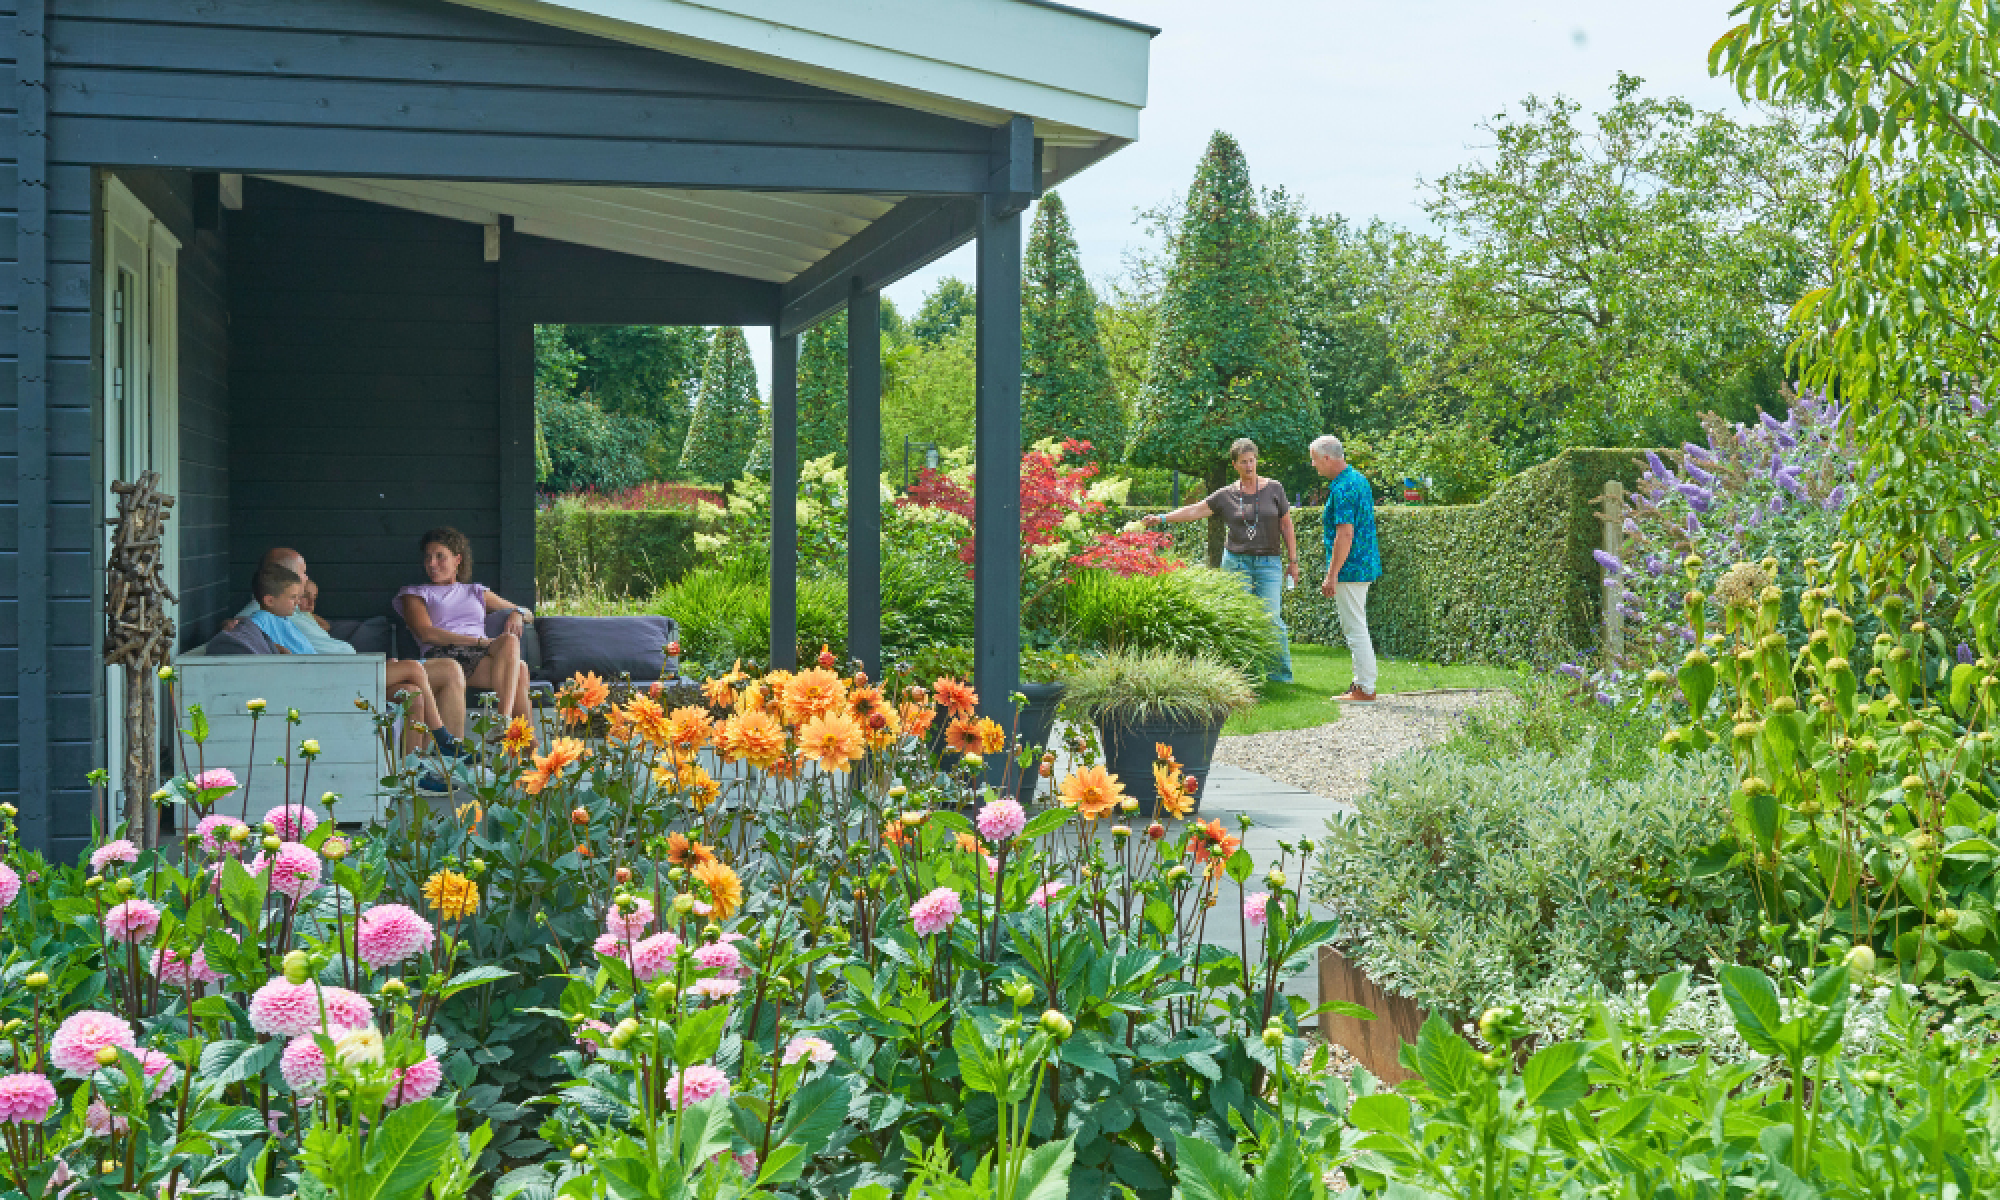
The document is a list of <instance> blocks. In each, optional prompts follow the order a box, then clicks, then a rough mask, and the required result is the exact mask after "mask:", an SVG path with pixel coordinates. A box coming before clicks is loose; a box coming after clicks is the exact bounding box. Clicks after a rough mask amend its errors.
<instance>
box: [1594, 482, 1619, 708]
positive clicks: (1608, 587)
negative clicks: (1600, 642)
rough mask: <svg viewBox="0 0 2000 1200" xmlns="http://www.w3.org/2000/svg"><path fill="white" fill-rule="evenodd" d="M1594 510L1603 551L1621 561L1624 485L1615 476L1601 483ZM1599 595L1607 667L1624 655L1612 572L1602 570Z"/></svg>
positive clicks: (1614, 664)
mask: <svg viewBox="0 0 2000 1200" xmlns="http://www.w3.org/2000/svg"><path fill="white" fill-rule="evenodd" d="M1598 512H1599V514H1600V515H1601V517H1602V519H1603V523H1604V552H1605V553H1606V554H1609V555H1610V556H1611V557H1613V558H1615V559H1617V560H1618V561H1620V562H1624V561H1625V555H1624V547H1625V485H1624V484H1622V483H1620V482H1618V481H1617V480H1616V479H1613V480H1610V481H1608V482H1607V483H1605V485H1604V494H1603V495H1602V496H1600V497H1599V498H1598ZM1604 585H1605V586H1604V587H1603V588H1602V589H1601V591H1600V599H1601V600H1602V602H1603V605H1604V665H1605V667H1606V668H1607V669H1609V668H1612V667H1615V666H1617V665H1618V663H1619V661H1620V660H1622V659H1623V658H1624V657H1625V617H1624V615H1623V614H1622V613H1620V612H1619V611H1618V610H1619V607H1620V606H1619V603H1618V592H1619V591H1620V590H1622V589H1620V588H1619V587H1618V586H1617V584H1616V582H1615V580H1614V578H1613V576H1612V575H1611V574H1610V573H1609V572H1606V573H1605V576H1604Z"/></svg>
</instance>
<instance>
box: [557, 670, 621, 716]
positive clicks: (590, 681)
mask: <svg viewBox="0 0 2000 1200" xmlns="http://www.w3.org/2000/svg"><path fill="white" fill-rule="evenodd" d="M567 690H568V691H569V693H570V694H571V695H572V696H575V697H576V702H577V703H578V704H580V705H582V706H583V707H584V708H587V709H589V708H596V707H597V706H598V705H600V704H602V703H604V702H605V701H606V700H609V699H610V698H611V685H610V684H607V683H605V682H604V680H602V679H600V678H598V676H597V672H595V671H578V672H577V673H576V674H574V675H572V676H570V679H569V687H568V689H567Z"/></svg>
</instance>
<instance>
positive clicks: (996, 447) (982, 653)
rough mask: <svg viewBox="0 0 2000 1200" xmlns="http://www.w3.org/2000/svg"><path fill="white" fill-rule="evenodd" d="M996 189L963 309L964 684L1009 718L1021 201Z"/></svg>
mask: <svg viewBox="0 0 2000 1200" xmlns="http://www.w3.org/2000/svg"><path fill="white" fill-rule="evenodd" d="M1012 205H1013V197H1011V196H1010V195H1008V194H1005V193H1002V194H998V195H989V196H986V197H983V198H982V199H981V202H980V211H979V262H978V269H977V276H976V278H977V286H978V294H977V298H976V301H975V303H976V308H975V312H974V316H973V321H974V330H973V342H974V347H975V353H976V355H977V362H976V364H975V366H974V371H975V373H976V380H977V391H978V401H977V403H978V411H977V413H976V415H975V416H974V418H973V419H974V424H975V432H974V455H975V460H974V464H973V469H974V473H975V483H974V490H973V522H972V530H973V532H972V537H973V549H972V553H973V559H972V613H973V616H972V626H973V637H972V640H973V664H972V675H973V684H974V687H975V688H976V689H977V690H978V692H979V704H980V708H981V710H982V711H983V712H984V714H985V715H987V716H989V717H992V718H993V719H994V720H995V721H998V722H1000V724H1001V725H1002V726H1003V727H1005V728H1009V729H1011V728H1013V719H1014V705H1013V700H1012V696H1013V694H1014V690H1015V689H1016V688H1017V687H1019V686H1020V678H1021V210H1020V209H1018V208H1013V207H1012Z"/></svg>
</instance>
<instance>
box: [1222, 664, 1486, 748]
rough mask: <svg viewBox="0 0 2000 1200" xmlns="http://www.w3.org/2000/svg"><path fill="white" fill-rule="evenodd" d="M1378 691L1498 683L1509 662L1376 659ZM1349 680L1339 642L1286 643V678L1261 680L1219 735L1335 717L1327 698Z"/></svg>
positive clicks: (1266, 730) (1315, 722) (1303, 726)
mask: <svg viewBox="0 0 2000 1200" xmlns="http://www.w3.org/2000/svg"><path fill="white" fill-rule="evenodd" d="M1377 667H1378V670H1379V673H1380V678H1378V679H1377V680H1376V682H1375V690H1376V692H1377V693H1378V694H1384V695H1386V694H1388V693H1390V692H1421V691H1428V690H1430V689H1432V688H1501V687H1506V686H1507V685H1508V683H1510V682H1512V680H1513V679H1514V671H1513V669H1512V668H1511V667H1484V666H1440V665H1438V664H1436V663H1422V662H1411V661H1410V660H1408V659H1400V658H1382V659H1378V660H1377ZM1353 682H1354V667H1353V664H1352V662H1351V661H1350V660H1349V658H1348V654H1347V647H1345V646H1300V645H1294V646H1293V647H1292V682H1290V683H1267V684H1264V685H1263V687H1261V688H1259V689H1258V691H1259V693H1260V695H1261V696H1262V699H1261V700H1259V701H1258V704H1257V707H1255V708H1251V709H1246V710H1245V711H1243V712H1240V713H1237V714H1236V715H1235V716H1233V717H1231V718H1229V722H1228V724H1226V725H1224V726H1223V727H1222V733H1223V736H1225V737H1229V736H1234V735H1236V734H1241V733H1271V732H1273V731H1276V730H1280V729H1307V728H1310V727H1312V726H1314V725H1324V724H1326V723H1327V722H1329V721H1333V720H1336V719H1338V718H1339V716H1340V705H1338V704H1336V703H1334V702H1333V700H1332V697H1334V696H1337V695H1339V694H1340V693H1342V692H1345V691H1346V690H1347V689H1348V687H1349V686H1351V685H1352V684H1353Z"/></svg>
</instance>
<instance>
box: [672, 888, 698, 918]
mask: <svg viewBox="0 0 2000 1200" xmlns="http://www.w3.org/2000/svg"><path fill="white" fill-rule="evenodd" d="M674 911H675V912H677V913H680V914H681V915H682V916H686V915H687V914H688V913H691V912H693V911H694V894H693V893H691V892H681V893H679V894H677V895H676V896H675V897H674Z"/></svg>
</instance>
